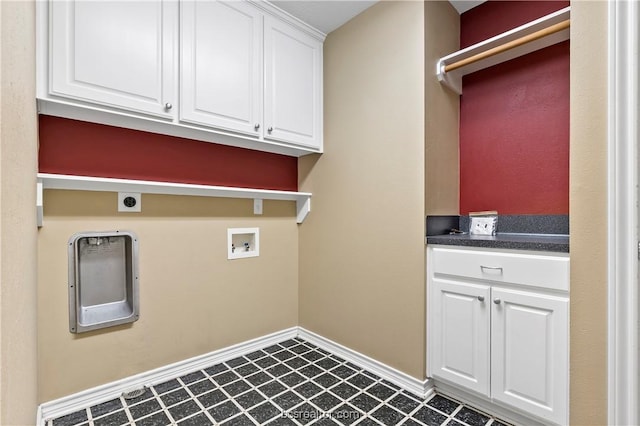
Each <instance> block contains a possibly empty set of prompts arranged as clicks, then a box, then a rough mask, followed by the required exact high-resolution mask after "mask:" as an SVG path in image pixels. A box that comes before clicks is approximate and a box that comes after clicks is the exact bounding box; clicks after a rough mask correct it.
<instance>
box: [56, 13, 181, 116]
mask: <svg viewBox="0 0 640 426" xmlns="http://www.w3.org/2000/svg"><path fill="white" fill-rule="evenodd" d="M49 7H50V8H51V20H50V24H51V25H50V37H51V39H50V49H51V51H50V52H49V69H50V76H49V78H50V80H49V92H50V94H51V95H55V96H63V97H67V98H72V99H75V100H79V101H83V102H90V103H94V104H101V105H105V106H109V107H115V108H121V109H125V110H128V111H135V112H140V113H144V114H151V115H154V116H159V117H164V118H172V117H173V116H174V115H175V110H176V109H177V108H176V107H175V105H176V104H177V102H178V100H177V99H176V94H177V93H176V86H177V79H176V74H177V73H176V70H177V57H178V51H177V40H178V39H177V36H178V8H177V3H176V2H173V1H162V0H141V1H119V2H113V1H95V0H91V1H89V0H69V1H52V2H50V3H49Z"/></svg>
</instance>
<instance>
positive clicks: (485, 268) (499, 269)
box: [480, 265, 502, 273]
mask: <svg viewBox="0 0 640 426" xmlns="http://www.w3.org/2000/svg"><path fill="white" fill-rule="evenodd" d="M480 270H482V271H483V272H484V271H485V270H488V271H500V273H502V266H484V265H480Z"/></svg>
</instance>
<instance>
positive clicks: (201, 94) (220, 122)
mask: <svg viewBox="0 0 640 426" xmlns="http://www.w3.org/2000/svg"><path fill="white" fill-rule="evenodd" d="M180 16H181V18H180V19H181V36H182V37H181V44H182V46H181V52H182V56H181V59H180V70H181V80H180V93H181V95H182V97H181V99H182V100H181V104H180V105H181V109H180V119H181V120H182V121H184V122H189V123H194V124H200V125H210V126H214V127H218V128H221V129H226V130H231V131H237V132H241V133H245V134H249V135H254V136H259V135H260V130H261V129H260V127H261V123H262V20H263V15H262V13H261V12H260V11H259V10H258V9H256V8H255V7H253V6H251V5H250V4H248V3H244V2H237V1H236V2H220V1H213V0H204V1H185V2H182V3H181V15H180Z"/></svg>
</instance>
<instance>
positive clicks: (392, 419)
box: [371, 405, 405, 425]
mask: <svg viewBox="0 0 640 426" xmlns="http://www.w3.org/2000/svg"><path fill="white" fill-rule="evenodd" d="M371 416H372V417H373V418H375V419H376V420H378V421H380V422H381V423H382V424H384V425H397V424H398V423H400V421H402V420H403V419H404V418H405V415H404V414H402V413H401V412H400V411H398V410H396V409H394V408H391V407H389V406H388V405H383V406H382V407H380V408H378V409H377V410H376V411H374V412H373V414H371Z"/></svg>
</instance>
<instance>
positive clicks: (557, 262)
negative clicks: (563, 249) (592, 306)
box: [430, 247, 569, 291]
mask: <svg viewBox="0 0 640 426" xmlns="http://www.w3.org/2000/svg"><path fill="white" fill-rule="evenodd" d="M430 255H431V256H432V259H431V262H430V266H431V268H432V271H431V272H430V273H433V274H436V275H440V274H441V275H450V276H459V277H466V278H473V279H479V280H488V281H493V282H504V283H510V284H521V285H527V286H534V287H540V288H548V289H553V290H564V291H568V290H569V257H567V256H560V255H550V254H543V253H540V254H531V253H514V252H493V251H485V250H474V249H457V248H441V247H432V248H431V250H430Z"/></svg>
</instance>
